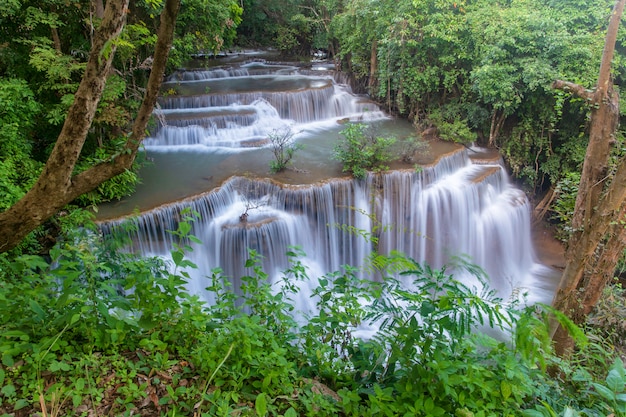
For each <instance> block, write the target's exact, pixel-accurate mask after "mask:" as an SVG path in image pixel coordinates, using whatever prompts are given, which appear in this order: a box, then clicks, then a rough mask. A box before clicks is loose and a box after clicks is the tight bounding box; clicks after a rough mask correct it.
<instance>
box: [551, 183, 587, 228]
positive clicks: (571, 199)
mask: <svg viewBox="0 0 626 417" xmlns="http://www.w3.org/2000/svg"><path fill="white" fill-rule="evenodd" d="M579 184H580V173H579V172H569V173H566V174H565V175H564V176H563V178H561V179H560V180H559V182H558V183H557V184H556V188H555V190H554V192H555V193H556V201H555V203H554V204H553V205H552V211H553V216H554V217H555V218H556V219H558V220H559V221H560V222H561V224H562V225H563V226H562V228H561V233H560V234H561V236H560V238H561V239H563V240H566V239H567V238H568V237H569V234H570V231H571V230H570V229H571V224H572V216H573V215H574V206H575V205H576V195H577V194H578V185H579Z"/></svg>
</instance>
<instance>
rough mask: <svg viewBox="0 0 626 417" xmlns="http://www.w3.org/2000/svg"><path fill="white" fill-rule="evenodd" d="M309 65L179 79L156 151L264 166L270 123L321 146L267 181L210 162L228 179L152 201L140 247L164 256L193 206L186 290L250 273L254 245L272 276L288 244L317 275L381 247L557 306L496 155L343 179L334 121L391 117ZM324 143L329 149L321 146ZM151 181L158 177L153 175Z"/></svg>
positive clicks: (525, 205) (520, 197)
mask: <svg viewBox="0 0 626 417" xmlns="http://www.w3.org/2000/svg"><path fill="white" fill-rule="evenodd" d="M311 73H312V71H310V72H309V73H307V75H302V74H301V73H300V72H299V71H297V69H296V68H294V67H289V66H279V65H267V64H262V63H261V64H260V63H252V64H248V65H244V66H241V67H237V68H236V69H222V68H220V69H214V70H211V71H189V72H181V73H177V74H175V75H174V76H172V77H170V79H169V81H168V82H167V83H166V85H165V86H164V88H163V90H164V92H165V94H164V96H163V97H162V99H161V109H160V110H158V111H157V113H158V116H159V118H160V120H161V123H160V124H159V127H158V128H156V129H155V130H154V131H153V132H152V136H151V138H149V139H147V140H146V142H145V144H146V148H147V152H148V155H150V153H151V152H152V153H164V154H167V155H170V154H172V155H173V154H176V153H177V152H180V150H181V149H185V150H186V152H188V153H186V154H184V155H185V158H190V159H189V162H188V163H187V165H192V163H191V162H190V160H191V158H195V157H196V156H197V155H206V154H210V155H213V156H211V157H212V158H216V159H211V161H215V160H219V158H224V155H230V156H229V158H236V160H237V161H241V160H244V161H249V162H244V163H243V165H246V166H247V168H248V169H252V168H251V167H254V166H255V165H254V164H255V160H257V159H259V158H261V159H262V158H266V159H265V161H267V157H265V156H263V157H260V155H266V154H267V137H268V135H269V134H270V133H271V132H272V130H274V129H276V128H280V127H282V126H291V127H292V128H294V127H295V129H296V130H297V131H298V134H297V135H296V140H302V141H303V142H306V143H307V147H309V146H310V147H311V148H312V150H309V151H308V152H309V153H305V154H304V155H305V158H303V159H304V161H300V163H301V164H302V165H304V166H306V167H311V168H310V170H299V171H297V172H295V173H293V174H292V176H291V177H289V176H288V175H287V176H285V180H284V181H282V180H281V179H282V178H281V177H279V178H278V179H279V180H281V181H278V180H275V179H268V178H267V177H269V174H267V172H261V173H258V172H255V173H253V174H250V173H249V171H246V172H247V173H248V174H247V175H242V173H241V172H238V171H237V169H235V168H234V165H235V164H230V165H229V164H224V163H220V164H217V163H215V164H210V165H211V167H208V168H207V170H209V171H207V172H203V173H202V175H204V176H208V175H210V177H211V178H213V177H216V178H219V184H218V186H216V187H210V188H209V189H205V190H202V191H198V192H193V193H190V194H192V195H190V196H188V197H185V198H183V199H178V201H174V202H168V203H167V204H161V205H158V206H157V207H156V208H152V209H150V210H144V211H143V212H142V214H141V215H140V216H139V217H138V219H137V220H136V221H137V223H138V228H137V231H136V232H135V234H134V235H133V236H132V237H133V241H134V242H135V245H136V249H138V250H139V251H141V252H142V253H144V254H147V255H158V256H164V257H167V256H169V255H168V254H169V250H170V249H171V248H172V243H173V241H172V239H173V237H172V235H171V234H170V233H168V232H167V230H175V229H176V227H177V222H178V219H179V218H180V213H181V211H182V210H184V209H185V208H191V209H192V210H194V211H196V212H198V213H199V214H200V220H199V221H197V222H195V223H194V225H193V230H192V234H194V235H195V236H196V237H198V238H199V239H200V240H201V241H202V242H203V245H197V246H195V247H194V251H193V252H191V253H190V254H189V257H190V259H191V261H193V262H194V263H195V264H196V265H198V269H197V270H194V271H190V272H191V273H192V280H191V282H190V283H189V289H190V291H191V292H193V293H196V294H199V295H201V296H203V297H205V298H206V299H207V301H209V302H210V301H211V295H210V294H208V293H207V292H206V291H205V290H204V288H205V287H207V286H208V280H207V279H206V277H207V276H210V275H211V271H212V270H213V269H214V268H218V267H219V268H221V269H222V270H223V271H224V275H226V276H228V277H230V279H231V280H232V283H233V287H234V288H237V286H238V284H239V278H240V277H241V276H243V275H245V274H247V273H249V272H248V271H246V268H245V267H244V264H245V261H246V259H247V258H248V249H254V250H256V251H257V252H258V253H259V254H260V255H261V256H262V257H263V267H264V270H265V271H266V272H267V273H268V274H269V276H270V279H272V280H276V279H278V278H279V277H280V276H281V271H283V270H285V269H286V268H287V267H288V259H287V256H286V252H287V251H288V250H289V248H290V247H292V246H299V247H301V248H302V249H303V251H304V252H305V253H306V258H305V259H303V260H302V261H303V263H304V264H305V265H306V266H307V268H308V274H309V276H310V277H311V278H313V281H314V279H315V278H317V277H320V276H321V275H323V274H325V273H329V272H334V271H337V270H339V269H340V268H341V267H342V265H352V266H360V265H363V262H364V260H365V259H366V257H367V256H368V255H370V254H371V253H372V251H376V252H377V253H380V254H388V253H390V252H391V251H393V250H397V251H400V252H402V253H404V254H406V255H407V256H409V257H411V258H413V259H415V260H417V261H419V262H427V263H429V264H430V265H431V266H433V267H436V268H439V267H441V266H443V265H445V264H446V263H448V262H449V261H450V260H451V259H452V258H454V257H457V256H467V257H468V259H469V261H471V262H473V263H475V264H477V265H478V266H480V267H482V268H483V269H484V270H485V272H486V273H487V275H488V276H489V277H490V280H491V287H492V288H494V289H496V290H497V291H498V293H499V295H500V296H501V297H502V298H504V299H507V298H508V297H511V295H512V294H518V293H520V292H524V293H527V301H528V302H530V303H533V302H538V301H541V302H549V300H550V298H551V297H552V291H553V283H552V282H551V281H550V280H551V278H550V277H551V276H553V275H554V272H553V271H552V270H551V269H550V268H548V267H546V266H543V265H541V264H540V263H538V261H537V260H536V256H535V252H534V248H533V243H532V239H531V225H530V222H531V220H530V208H529V202H528V200H527V198H526V196H525V195H524V193H523V192H521V191H520V190H518V189H516V188H515V187H514V186H513V185H512V184H511V183H510V182H509V181H508V178H507V176H506V173H505V171H504V169H503V168H502V167H501V166H500V164H498V163H497V162H489V163H484V162H483V163H475V162H473V161H472V159H471V158H470V155H469V151H468V150H467V149H465V148H458V149H456V150H454V151H452V152H448V153H447V154H445V155H443V156H441V157H438V158H437V159H436V160H435V161H434V162H433V163H432V164H429V165H427V166H424V167H422V168H421V169H419V170H415V169H413V168H411V169H398V170H392V171H389V172H387V173H382V174H370V175H369V176H368V177H367V178H366V179H365V180H361V181H357V180H353V179H351V178H345V177H342V176H341V174H339V175H338V172H339V171H338V170H337V166H336V163H335V165H333V164H332V162H331V163H329V161H330V160H331V158H330V154H331V149H332V146H333V143H334V142H335V141H336V138H337V136H338V135H337V129H338V125H337V121H338V120H339V119H341V120H344V119H350V120H352V121H355V120H358V121H365V122H373V121H376V120H388V119H389V118H388V117H387V116H386V115H385V114H384V113H383V112H381V111H380V110H379V109H378V108H377V107H376V106H375V105H374V104H373V103H372V102H370V101H368V100H366V99H364V98H363V97H358V96H355V95H353V94H352V93H351V92H350V89H349V87H347V86H346V85H342V84H337V83H336V82H335V80H334V79H333V78H332V77H331V76H329V75H326V74H321V75H319V76H315V75H311ZM333 135H334V136H333ZM320 137H323V139H319V138H320ZM328 138H330V140H329V139H328ZM324 141H326V142H330V145H328V144H325V145H320V143H326V142H324ZM317 147H319V149H322V150H319V149H318V148H317ZM309 149H310V148H309ZM225 150H226V151H225ZM261 151H263V152H265V153H264V154H261ZM224 152H226V153H224ZM233 153H234V154H233ZM216 155H217V156H216ZM233 155H234V156H233ZM198 157H200V156H198ZM245 158H248V159H245ZM307 164H308V165H307ZM229 166H230V167H232V170H229V169H228V167H229ZM196 170H198V169H197V168H196ZM167 175H168V176H170V177H171V176H172V173H168V174H167ZM181 175H183V174H181ZM188 175H193V174H188ZM150 181H155V182H158V181H159V180H155V179H149V178H144V182H150ZM189 181H191V180H189ZM158 184H162V183H157V186H156V188H158V186H159V185H158ZM173 187H174V188H175V187H176V186H173ZM161 188H163V190H162V192H163V193H166V191H165V189H164V188H166V187H161ZM121 221H123V220H120V219H118V220H108V221H104V222H102V228H103V230H104V231H105V232H106V231H107V230H110V229H111V228H115V227H116V226H117V225H118V224H119V222H121ZM372 237H374V238H376V239H374V240H372ZM363 275H364V277H365V276H366V275H367V274H366V273H363ZM311 285H313V284H311ZM302 292H303V294H302V296H301V297H300V299H299V300H300V301H299V302H301V303H304V304H306V303H312V302H313V301H312V300H311V299H310V297H309V295H310V289H308V288H303V289H302ZM311 308H312V306H307V305H301V306H299V309H300V310H303V311H307V310H310V309H311Z"/></svg>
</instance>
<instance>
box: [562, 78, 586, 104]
mask: <svg viewBox="0 0 626 417" xmlns="http://www.w3.org/2000/svg"><path fill="white" fill-rule="evenodd" d="M552 88H554V89H557V90H563V91H566V92H571V93H573V94H574V95H576V96H578V97H580V98H582V99H584V100H588V101H590V100H593V91H591V90H587V89H586V88H585V87H583V86H582V85H578V84H576V83H571V82H569V81H562V80H556V81H554V82H553V83H552Z"/></svg>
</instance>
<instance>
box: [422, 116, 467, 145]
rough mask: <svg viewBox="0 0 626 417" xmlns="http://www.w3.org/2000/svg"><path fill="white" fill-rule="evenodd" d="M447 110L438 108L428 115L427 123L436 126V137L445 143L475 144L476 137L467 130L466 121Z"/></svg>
mask: <svg viewBox="0 0 626 417" xmlns="http://www.w3.org/2000/svg"><path fill="white" fill-rule="evenodd" d="M447 110H448V108H443V109H441V108H439V109H435V110H433V111H431V112H430V113H429V114H428V122H429V123H430V124H432V125H434V126H436V128H437V136H438V137H440V138H441V139H443V140H445V141H449V142H456V143H463V144H468V145H469V144H472V143H474V142H476V139H477V135H476V133H475V132H474V131H472V130H471V129H470V128H469V126H468V122H467V120H465V119H462V118H461V117H460V115H458V114H455V113H456V112H450V111H447Z"/></svg>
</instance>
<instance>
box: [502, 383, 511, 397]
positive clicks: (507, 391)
mask: <svg viewBox="0 0 626 417" xmlns="http://www.w3.org/2000/svg"><path fill="white" fill-rule="evenodd" d="M500 392H501V393H502V398H503V399H504V400H505V401H506V400H508V399H509V397H510V396H511V393H512V387H511V384H510V383H509V381H502V382H501V383H500Z"/></svg>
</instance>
